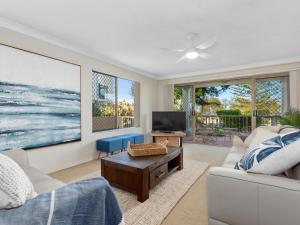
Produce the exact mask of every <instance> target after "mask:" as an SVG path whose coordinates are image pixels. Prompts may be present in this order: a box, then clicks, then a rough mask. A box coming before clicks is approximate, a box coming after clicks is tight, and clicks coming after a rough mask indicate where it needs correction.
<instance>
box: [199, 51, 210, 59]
mask: <svg viewBox="0 0 300 225" xmlns="http://www.w3.org/2000/svg"><path fill="white" fill-rule="evenodd" d="M211 57H212V55H211V54H208V53H206V52H201V53H199V58H201V59H209V58H211Z"/></svg>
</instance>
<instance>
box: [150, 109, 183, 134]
mask: <svg viewBox="0 0 300 225" xmlns="http://www.w3.org/2000/svg"><path fill="white" fill-rule="evenodd" d="M185 130H186V113H185V112H152V131H162V132H172V131H183V132H185Z"/></svg>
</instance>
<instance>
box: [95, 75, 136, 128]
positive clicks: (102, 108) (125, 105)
mask: <svg viewBox="0 0 300 225" xmlns="http://www.w3.org/2000/svg"><path fill="white" fill-rule="evenodd" d="M139 89H140V84H139V83H138V82H135V81H132V80H126V79H122V78H118V77H115V76H111V75H108V74H103V73H99V72H95V71H93V74H92V90H93V109H92V110H93V132H95V131H103V130H111V129H119V128H128V127H137V126H139V111H140V110H139V95H140V94H139V92H140V90H139Z"/></svg>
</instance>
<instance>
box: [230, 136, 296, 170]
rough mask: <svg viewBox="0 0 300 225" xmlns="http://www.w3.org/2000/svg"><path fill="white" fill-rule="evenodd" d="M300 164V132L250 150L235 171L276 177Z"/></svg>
mask: <svg viewBox="0 0 300 225" xmlns="http://www.w3.org/2000/svg"><path fill="white" fill-rule="evenodd" d="M299 162H300V131H299V130H297V131H294V132H291V133H287V134H283V135H278V136H276V137H274V138H271V139H268V140H266V141H263V142H262V143H261V144H259V145H257V146H256V147H254V148H252V149H249V151H247V152H246V153H245V155H244V156H243V157H242V159H241V160H240V161H239V162H237V163H236V165H235V167H234V168H235V169H237V170H245V171H247V172H253V173H264V174H270V175H275V174H278V173H282V172H284V171H285V170H287V169H289V168H291V167H292V166H294V165H296V164H297V163H299Z"/></svg>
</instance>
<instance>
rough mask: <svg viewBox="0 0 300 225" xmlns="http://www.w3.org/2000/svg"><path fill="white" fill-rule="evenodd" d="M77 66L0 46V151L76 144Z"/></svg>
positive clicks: (78, 134)
mask: <svg viewBox="0 0 300 225" xmlns="http://www.w3.org/2000/svg"><path fill="white" fill-rule="evenodd" d="M80 96H81V95H80V66H79V65H76V64H72V63H68V62H64V61H61V60H58V59H54V58H50V57H47V56H43V55H39V54H36V53H32V52H28V51H24V50H21V49H17V48H13V47H10V46H6V45H2V44H0V151H3V150H8V149H15V148H23V149H32V148H38V147H44V146H50V145H56V144H62V143H67V142H73V141H80V140H81V116H80V114H81V113H80V105H81V103H80V101H81V98H80Z"/></svg>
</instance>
